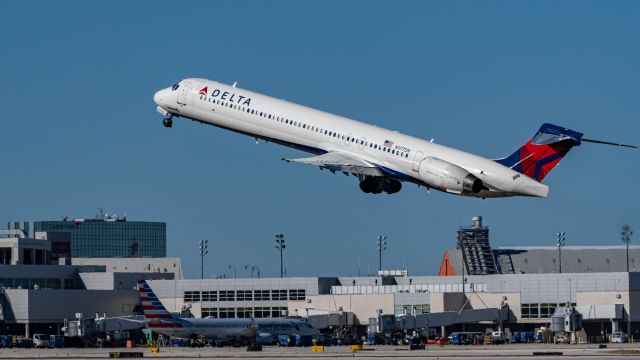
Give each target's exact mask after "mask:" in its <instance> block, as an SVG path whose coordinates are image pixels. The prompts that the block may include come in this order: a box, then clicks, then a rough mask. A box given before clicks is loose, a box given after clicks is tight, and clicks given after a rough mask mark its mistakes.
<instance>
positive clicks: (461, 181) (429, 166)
mask: <svg viewBox="0 0 640 360" xmlns="http://www.w3.org/2000/svg"><path fill="white" fill-rule="evenodd" d="M419 174H420V179H422V181H424V182H426V183H427V184H429V185H430V186H431V187H433V188H436V189H440V190H444V191H448V192H453V193H457V194H477V193H479V192H480V190H482V188H483V185H482V180H480V179H478V178H477V177H475V176H474V175H472V174H471V173H470V172H468V171H467V170H465V169H463V168H461V167H460V166H458V165H454V164H452V163H450V162H447V161H444V160H442V159H438V158H435V157H426V158H424V160H422V162H421V163H420V170H419Z"/></svg>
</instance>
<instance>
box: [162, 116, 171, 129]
mask: <svg viewBox="0 0 640 360" xmlns="http://www.w3.org/2000/svg"><path fill="white" fill-rule="evenodd" d="M162 125H164V127H166V128H170V127H172V126H173V119H171V118H170V117H166V118H164V119H162Z"/></svg>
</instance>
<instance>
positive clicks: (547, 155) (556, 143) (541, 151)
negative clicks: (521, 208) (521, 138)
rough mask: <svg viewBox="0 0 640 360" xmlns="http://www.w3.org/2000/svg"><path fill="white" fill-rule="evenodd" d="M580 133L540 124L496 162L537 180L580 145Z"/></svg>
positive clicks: (542, 177) (540, 179)
mask: <svg viewBox="0 0 640 360" xmlns="http://www.w3.org/2000/svg"><path fill="white" fill-rule="evenodd" d="M582 135H583V134H582V133H579V132H577V131H573V130H570V129H567V128H563V127H561V126H558V125H553V124H542V126H541V127H540V129H539V130H538V132H537V133H536V135H535V136H534V137H533V138H531V140H529V141H528V142H527V143H526V144H524V145H522V147H521V148H520V149H518V150H516V152H514V153H513V154H511V155H510V156H509V157H506V158H504V159H499V160H496V161H497V162H498V163H500V164H502V165H504V166H506V167H509V168H511V169H513V170H515V171H517V172H519V173H521V174H524V175H526V176H528V177H530V178H532V179H534V180H536V181H538V182H540V181H542V179H544V177H545V176H547V174H548V173H549V172H550V171H551V170H552V169H553V168H554V167H555V166H556V165H558V163H559V162H560V160H562V158H563V157H564V156H565V155H567V153H568V152H569V150H571V148H572V147H574V146H578V145H580V142H581V139H582Z"/></svg>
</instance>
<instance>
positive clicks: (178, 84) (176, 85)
mask: <svg viewBox="0 0 640 360" xmlns="http://www.w3.org/2000/svg"><path fill="white" fill-rule="evenodd" d="M179 87H180V83H176V84H175V85H173V86H172V87H171V91H176V90H178V88H179Z"/></svg>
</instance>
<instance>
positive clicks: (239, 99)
mask: <svg viewBox="0 0 640 360" xmlns="http://www.w3.org/2000/svg"><path fill="white" fill-rule="evenodd" d="M208 91H209V87H208V86H205V87H203V88H202V89H200V91H198V95H202V96H204V98H203V97H200V99H201V100H204V101H207V95H209V94H207V92H208ZM210 96H211V97H212V98H214V99H216V98H217V99H220V100H223V101H229V102H232V103H236V104H238V105H244V106H251V98H248V97H246V96H243V95H239V94H236V93H230V92H228V91H221V90H220V89H214V90H213V91H212V92H211V94H210Z"/></svg>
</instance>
